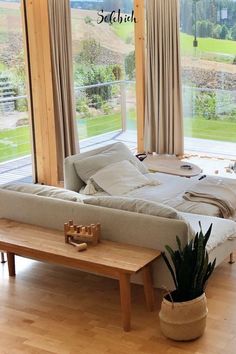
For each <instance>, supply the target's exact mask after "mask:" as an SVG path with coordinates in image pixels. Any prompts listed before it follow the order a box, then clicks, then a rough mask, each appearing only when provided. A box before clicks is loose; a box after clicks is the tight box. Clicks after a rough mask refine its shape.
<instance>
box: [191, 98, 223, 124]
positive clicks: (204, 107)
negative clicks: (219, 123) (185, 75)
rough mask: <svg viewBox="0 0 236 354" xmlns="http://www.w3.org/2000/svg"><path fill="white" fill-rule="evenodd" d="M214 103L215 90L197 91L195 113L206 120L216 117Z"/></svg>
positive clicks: (215, 101)
mask: <svg viewBox="0 0 236 354" xmlns="http://www.w3.org/2000/svg"><path fill="white" fill-rule="evenodd" d="M216 104H217V97H216V94H215V92H198V93H197V94H196V98H195V107H196V108H195V109H196V115H197V116H198V117H203V118H206V119H208V120H210V119H217V118H218V116H217V111H216Z"/></svg>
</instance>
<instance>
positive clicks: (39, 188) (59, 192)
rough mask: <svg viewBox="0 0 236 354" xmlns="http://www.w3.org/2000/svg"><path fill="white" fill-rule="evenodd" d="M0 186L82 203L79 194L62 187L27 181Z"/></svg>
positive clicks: (15, 190)
mask: <svg viewBox="0 0 236 354" xmlns="http://www.w3.org/2000/svg"><path fill="white" fill-rule="evenodd" d="M1 188H2V189H7V190H10V191H14V192H21V193H27V194H35V195H38V196H43V197H50V198H57V199H62V200H68V201H71V202H80V203H83V197H82V196H81V195H79V194H78V193H76V192H72V191H69V190H67V189H63V188H57V187H52V186H45V185H41V184H29V183H8V184H5V185H3V186H1Z"/></svg>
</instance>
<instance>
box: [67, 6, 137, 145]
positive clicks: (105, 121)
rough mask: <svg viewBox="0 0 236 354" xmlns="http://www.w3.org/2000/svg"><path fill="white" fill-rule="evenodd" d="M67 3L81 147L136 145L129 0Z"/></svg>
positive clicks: (132, 24)
mask: <svg viewBox="0 0 236 354" xmlns="http://www.w3.org/2000/svg"><path fill="white" fill-rule="evenodd" d="M71 8H72V9H71V16H72V39H73V62H74V86H75V96H76V112H77V117H76V122H77V127H78V135H79V139H80V146H81V147H82V149H83V147H87V146H89V145H91V146H93V147H94V145H96V144H100V143H104V142H105V141H109V140H112V139H120V140H124V141H125V142H126V141H127V142H128V143H131V144H133V145H136V110H135V108H136V94H135V92H136V91H135V55H134V19H132V10H133V0H127V1H113V0H109V1H103V0H97V1H89V0H80V1H76V0H75V1H73V0H71ZM119 10H120V11H119ZM127 15H129V16H130V18H129V19H128V17H127ZM125 19H126V20H128V21H125ZM115 21H116V22H115Z"/></svg>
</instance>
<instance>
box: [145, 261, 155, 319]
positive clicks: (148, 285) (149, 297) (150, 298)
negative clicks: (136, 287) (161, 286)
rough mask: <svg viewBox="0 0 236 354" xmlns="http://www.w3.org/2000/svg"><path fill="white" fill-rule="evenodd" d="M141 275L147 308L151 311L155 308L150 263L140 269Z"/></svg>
mask: <svg viewBox="0 0 236 354" xmlns="http://www.w3.org/2000/svg"><path fill="white" fill-rule="evenodd" d="M142 276H143V286H144V293H145V298H146V304H147V308H148V310H149V311H151V312H152V311H154V308H155V295H154V289H153V284H152V268H151V265H150V264H149V265H147V266H145V267H144V268H143V269H142Z"/></svg>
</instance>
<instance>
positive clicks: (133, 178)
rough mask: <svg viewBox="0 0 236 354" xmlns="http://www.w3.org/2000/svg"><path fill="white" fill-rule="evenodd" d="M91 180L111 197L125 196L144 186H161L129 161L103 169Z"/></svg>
mask: <svg viewBox="0 0 236 354" xmlns="http://www.w3.org/2000/svg"><path fill="white" fill-rule="evenodd" d="M91 180H92V181H94V182H95V183H96V184H97V185H98V186H99V187H101V188H102V189H103V190H104V191H105V192H106V193H108V194H110V195H123V194H126V193H129V192H131V191H132V190H134V189H137V188H140V187H143V186H147V185H153V184H159V182H158V181H154V180H151V179H149V178H147V177H146V176H145V175H143V174H142V173H141V172H139V170H138V169H137V168H136V167H135V166H134V165H132V163H130V162H129V161H127V160H124V161H120V162H116V163H113V164H110V165H108V166H106V167H104V168H102V169H101V170H99V171H98V172H97V173H95V174H94V175H93V176H92V177H91Z"/></svg>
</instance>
